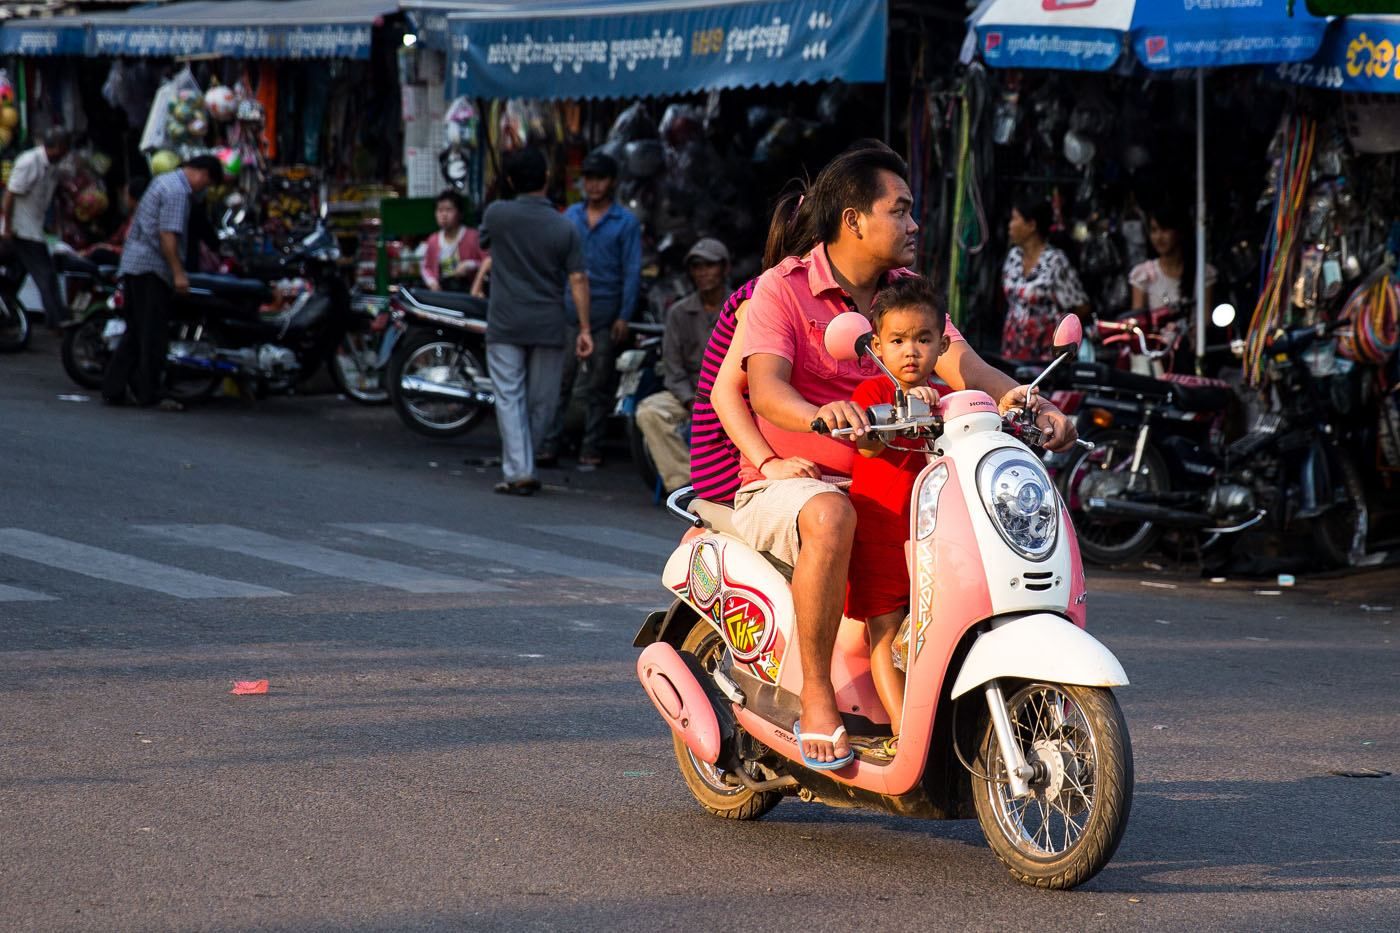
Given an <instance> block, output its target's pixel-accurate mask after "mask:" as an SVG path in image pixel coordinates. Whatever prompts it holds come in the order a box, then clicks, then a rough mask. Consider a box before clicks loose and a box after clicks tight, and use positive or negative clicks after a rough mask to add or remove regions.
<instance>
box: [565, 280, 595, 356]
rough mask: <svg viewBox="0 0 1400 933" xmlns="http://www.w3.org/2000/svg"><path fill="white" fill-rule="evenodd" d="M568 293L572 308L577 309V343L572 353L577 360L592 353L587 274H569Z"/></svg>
mask: <svg viewBox="0 0 1400 933" xmlns="http://www.w3.org/2000/svg"><path fill="white" fill-rule="evenodd" d="M569 291H570V292H572V293H573V296H574V307H575V308H577V309H578V341H577V343H576V345H575V347H574V352H575V353H577V354H578V358H579V359H585V358H586V357H588V356H589V355H591V354H592V353H593V334H592V332H591V331H590V330H589V327H588V310H589V309H588V273H587V272H570V273H569Z"/></svg>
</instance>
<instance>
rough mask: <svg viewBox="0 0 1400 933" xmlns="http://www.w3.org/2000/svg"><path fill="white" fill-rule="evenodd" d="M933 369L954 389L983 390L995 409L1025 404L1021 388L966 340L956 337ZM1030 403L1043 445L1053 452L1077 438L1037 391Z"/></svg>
mask: <svg viewBox="0 0 1400 933" xmlns="http://www.w3.org/2000/svg"><path fill="white" fill-rule="evenodd" d="M934 372H936V373H937V374H938V378H940V379H942V380H943V381H944V382H946V383H948V385H949V386H950V387H952V388H953V389H954V390H955V391H959V390H962V389H977V390H979V391H981V392H986V393H987V394H988V395H990V396H991V397H992V398H994V399H997V400H998V401H997V408H999V409H1000V410H1001V411H1002V412H1005V411H1006V410H1007V409H1008V408H1013V407H1019V406H1024V405H1025V404H1026V397H1025V391H1024V387H1023V386H1020V385H1017V383H1016V380H1015V379H1012V378H1011V377H1010V376H1008V375H1007V374H1006V373H1004V372H1002V371H1001V370H999V369H997V368H996V367H995V366H992V365H991V364H990V363H988V362H987V361H986V360H984V359H982V358H981V357H980V356H978V355H977V354H976V353H975V352H974V351H973V350H972V348H971V347H969V346H968V345H967V342H966V341H962V340H959V341H956V342H955V343H953V344H952V345H951V346H949V347H948V352H947V353H944V354H943V355H942V356H940V357H939V358H938V365H937V366H936V367H934ZM1030 404H1031V405H1032V410H1033V411H1034V412H1035V423H1036V426H1037V427H1038V428H1040V430H1041V431H1042V432H1044V434H1045V446H1046V447H1047V448H1049V449H1050V450H1053V451H1060V450H1068V449H1069V447H1070V446H1071V445H1073V444H1074V442H1075V440H1077V439H1078V437H1079V431H1078V430H1077V429H1076V428H1075V426H1074V422H1073V421H1071V420H1070V419H1069V418H1067V417H1065V415H1064V413H1063V412H1061V411H1060V410H1059V409H1058V408H1056V407H1055V406H1054V405H1052V404H1050V402H1049V400H1047V399H1045V398H1043V397H1041V396H1040V395H1039V394H1037V395H1036V397H1035V399H1034V400H1032V401H1031V403H1030Z"/></svg>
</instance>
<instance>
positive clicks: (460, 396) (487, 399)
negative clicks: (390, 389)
mask: <svg viewBox="0 0 1400 933" xmlns="http://www.w3.org/2000/svg"><path fill="white" fill-rule="evenodd" d="M399 389H400V390H401V391H402V392H403V393H404V394H405V395H409V396H419V397H421V396H424V395H427V396H432V397H433V398H449V399H453V400H454V401H458V402H475V403H476V404H478V405H495V404H496V395H495V393H493V392H487V391H484V390H482V389H464V388H462V387H461V386H450V385H446V384H445V383H441V382H430V381H429V380H427V379H424V378H423V377H422V376H404V377H403V378H402V379H400V380H399Z"/></svg>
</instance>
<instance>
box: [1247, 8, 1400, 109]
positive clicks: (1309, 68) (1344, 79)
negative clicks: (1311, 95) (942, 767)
mask: <svg viewBox="0 0 1400 933" xmlns="http://www.w3.org/2000/svg"><path fill="white" fill-rule="evenodd" d="M1275 73H1276V75H1277V76H1278V77H1279V78H1280V79H1282V80H1284V81H1287V82H1289V83H1291V84H1303V85H1307V86H1308V87H1316V88H1323V89H1325V90H1329V91H1351V92H1355V93H1369V94H1400V16H1349V17H1347V18H1345V19H1338V20H1334V21H1333V22H1332V23H1331V24H1330V25H1329V26H1328V27H1327V38H1326V39H1324V40H1323V43H1322V48H1321V49H1320V50H1319V51H1318V53H1317V55H1315V56H1314V57H1313V58H1311V59H1309V60H1308V61H1306V62H1297V63H1292V64H1287V65H1279V66H1278V67H1277V68H1276V69H1275Z"/></svg>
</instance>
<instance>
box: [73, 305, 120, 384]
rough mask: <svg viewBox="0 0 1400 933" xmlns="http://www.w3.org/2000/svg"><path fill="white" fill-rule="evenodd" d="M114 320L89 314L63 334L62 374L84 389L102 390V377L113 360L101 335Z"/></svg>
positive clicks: (105, 315)
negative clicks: (65, 374) (109, 322)
mask: <svg viewBox="0 0 1400 933" xmlns="http://www.w3.org/2000/svg"><path fill="white" fill-rule="evenodd" d="M111 319H112V318H111V316H110V315H108V314H89V315H88V316H87V317H85V318H83V319H82V320H81V321H79V322H78V323H77V324H75V325H73V326H72V327H69V328H67V329H65V330H64V332H63V346H62V348H61V351H60V356H61V357H62V358H63V371H64V372H66V373H67V374H68V378H69V379H72V380H73V382H74V383H76V384H77V385H79V386H81V387H82V388H84V389H91V390H93V391H97V390H99V389H101V388H102V376H103V374H105V373H106V372H107V363H108V362H109V361H110V360H111V358H112V353H111V351H109V350H108V349H107V343H106V341H104V340H103V339H102V331H103V329H104V328H105V327H106V326H107V322H108V321H110V320H111Z"/></svg>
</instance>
